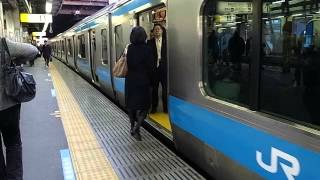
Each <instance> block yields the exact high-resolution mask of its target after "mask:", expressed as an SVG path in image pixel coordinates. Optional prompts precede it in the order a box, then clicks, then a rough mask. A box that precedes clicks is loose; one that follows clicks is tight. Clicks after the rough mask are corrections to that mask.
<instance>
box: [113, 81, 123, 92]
mask: <svg viewBox="0 0 320 180" xmlns="http://www.w3.org/2000/svg"><path fill="white" fill-rule="evenodd" d="M113 82H114V88H115V90H116V91H118V92H121V93H122V94H124V86H125V78H117V77H114V78H113Z"/></svg>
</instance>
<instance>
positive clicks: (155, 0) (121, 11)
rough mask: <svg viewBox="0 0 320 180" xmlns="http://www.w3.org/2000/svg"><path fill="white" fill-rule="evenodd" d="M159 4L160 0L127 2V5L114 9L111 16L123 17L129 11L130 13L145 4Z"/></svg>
mask: <svg viewBox="0 0 320 180" xmlns="http://www.w3.org/2000/svg"><path fill="white" fill-rule="evenodd" d="M159 2H161V1H160V0H133V1H130V2H128V3H127V4H125V5H123V6H121V7H119V8H118V9H116V10H115V11H114V12H113V13H112V15H114V16H120V15H123V14H126V13H128V12H129V11H132V10H134V9H136V8H138V7H140V6H143V5H145V4H148V3H151V4H153V3H159Z"/></svg>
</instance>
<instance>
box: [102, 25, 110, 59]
mask: <svg viewBox="0 0 320 180" xmlns="http://www.w3.org/2000/svg"><path fill="white" fill-rule="evenodd" d="M107 38H108V37H107V30H106V29H102V30H101V44H102V46H101V53H102V54H101V56H102V63H103V64H108V40H107Z"/></svg>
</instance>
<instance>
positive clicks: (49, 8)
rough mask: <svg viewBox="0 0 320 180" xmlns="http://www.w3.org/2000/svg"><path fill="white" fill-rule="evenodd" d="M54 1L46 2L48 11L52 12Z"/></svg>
mask: <svg viewBox="0 0 320 180" xmlns="http://www.w3.org/2000/svg"><path fill="white" fill-rule="evenodd" d="M51 10H52V2H46V13H51Z"/></svg>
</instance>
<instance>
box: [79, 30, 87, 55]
mask: <svg viewBox="0 0 320 180" xmlns="http://www.w3.org/2000/svg"><path fill="white" fill-rule="evenodd" d="M78 56H80V57H81V58H86V44H85V38H84V35H80V36H78Z"/></svg>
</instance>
